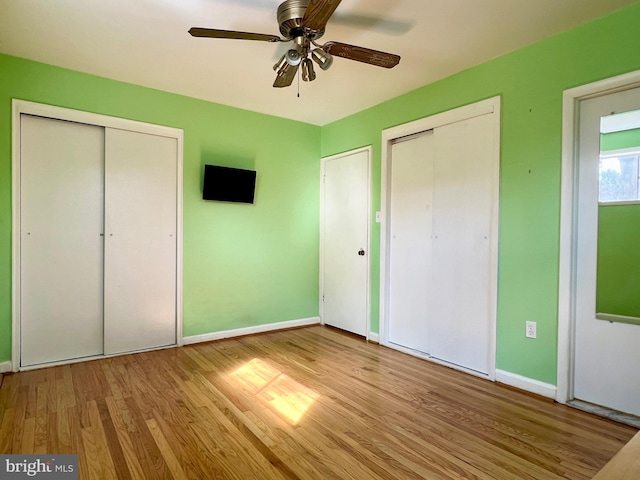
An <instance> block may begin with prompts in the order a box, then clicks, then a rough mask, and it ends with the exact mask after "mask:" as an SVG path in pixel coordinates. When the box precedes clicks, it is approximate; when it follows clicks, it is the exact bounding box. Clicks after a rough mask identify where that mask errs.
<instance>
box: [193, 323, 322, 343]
mask: <svg viewBox="0 0 640 480" xmlns="http://www.w3.org/2000/svg"><path fill="white" fill-rule="evenodd" d="M318 324H320V317H311V318H301V319H299V320H288V321H286V322H278V323H267V324H265V325H256V326H255V327H245V328H237V329H235V330H224V331H222V332H212V333H205V334H202V335H192V336H190V337H184V338H183V339H182V341H183V343H184V345H191V344H194V343H202V342H211V341H213V340H222V339H223V338H232V337H241V336H243V335H253V334H255V333H265V332H273V331H276V330H284V329H286V328H295V327H306V326H309V325H318Z"/></svg>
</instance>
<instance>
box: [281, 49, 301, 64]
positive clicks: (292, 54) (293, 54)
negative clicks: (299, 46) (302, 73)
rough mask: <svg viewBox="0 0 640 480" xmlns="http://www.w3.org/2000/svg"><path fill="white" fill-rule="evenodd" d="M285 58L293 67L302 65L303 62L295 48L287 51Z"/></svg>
mask: <svg viewBox="0 0 640 480" xmlns="http://www.w3.org/2000/svg"><path fill="white" fill-rule="evenodd" d="M284 57H285V59H286V61H287V63H288V64H289V65H291V66H292V67H295V66H297V65H300V62H301V61H302V55H300V52H299V51H298V50H296V49H295V48H292V49H291V50H287V53H285V54H284Z"/></svg>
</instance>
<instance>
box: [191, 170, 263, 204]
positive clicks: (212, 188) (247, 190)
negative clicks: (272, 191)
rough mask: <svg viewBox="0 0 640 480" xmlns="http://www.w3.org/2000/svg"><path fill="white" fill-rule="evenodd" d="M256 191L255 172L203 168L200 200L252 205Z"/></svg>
mask: <svg viewBox="0 0 640 480" xmlns="http://www.w3.org/2000/svg"><path fill="white" fill-rule="evenodd" d="M255 191H256V172H255V170H242V169H240V168H231V167H222V166H219V165H205V166H204V185H203V187H202V198H203V199H204V200H217V201H219V202H237V203H254V196H255Z"/></svg>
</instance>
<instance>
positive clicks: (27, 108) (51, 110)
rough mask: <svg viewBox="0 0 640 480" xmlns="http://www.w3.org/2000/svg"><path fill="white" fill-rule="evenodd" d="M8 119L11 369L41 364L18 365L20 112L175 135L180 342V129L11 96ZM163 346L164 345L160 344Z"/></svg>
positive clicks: (178, 331) (179, 334)
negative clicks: (9, 142)
mask: <svg viewBox="0 0 640 480" xmlns="http://www.w3.org/2000/svg"><path fill="white" fill-rule="evenodd" d="M11 109H12V122H11V272H12V273H11V331H12V335H11V369H12V371H14V372H17V371H19V370H30V369H33V368H41V367H42V366H43V365H38V366H35V367H25V368H21V367H20V347H21V346H20V338H21V329H20V318H21V315H20V313H21V312H20V296H21V291H20V285H21V275H20V271H21V264H20V255H21V251H20V227H21V225H20V220H21V219H20V211H21V208H20V196H21V190H20V174H21V170H20V158H21V151H20V136H21V126H20V124H21V122H20V116H21V115H22V114H26V115H35V116H39V117H46V118H51V119H54V120H63V121H69V122H75V123H84V124H88V125H95V126H99V127H104V128H115V129H120V130H129V131H133V132H138V133H147V134H150V135H157V136H163V137H170V138H175V139H176V140H177V142H178V151H177V160H178V165H177V172H176V173H177V178H176V181H177V185H176V187H177V194H176V207H177V218H176V230H177V232H176V233H177V235H176V237H177V238H176V345H177V346H181V345H182V344H183V339H182V183H183V180H182V177H183V175H182V171H183V131H182V130H181V129H178V128H172V127H165V126H161V125H154V124H151V123H144V122H138V121H134V120H128V119H124V118H118V117H111V116H108V115H101V114H97V113H91V112H84V111H81V110H73V109H70V108H64V107H56V106H53V105H47V104H42V103H35V102H29V101H26V100H20V99H15V98H14V99H12V104H11ZM163 348H166V347H163ZM108 356H111V355H99V356H96V357H85V358H81V359H76V360H65V361H61V362H52V363H49V364H46V366H54V365H61V364H69V363H75V362H80V361H86V360H89V359H92V358H105V357H108Z"/></svg>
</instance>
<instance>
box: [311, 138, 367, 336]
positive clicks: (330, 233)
mask: <svg viewBox="0 0 640 480" xmlns="http://www.w3.org/2000/svg"><path fill="white" fill-rule="evenodd" d="M369 155H370V151H369V149H366V150H359V151H356V152H352V153H347V154H344V155H339V156H334V157H330V158H326V159H323V162H322V165H323V172H322V173H323V188H322V194H323V197H322V200H323V213H322V219H321V221H322V269H321V271H322V280H321V281H322V285H321V287H322V299H321V300H322V321H323V323H324V324H326V325H331V326H333V327H337V328H340V329H342V330H346V331H348V332H353V333H355V334H358V335H362V336H367V324H368V318H367V316H368V310H369V308H368V295H369V256H370V255H369V217H370V214H371V213H370V209H369V161H370V160H369Z"/></svg>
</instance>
